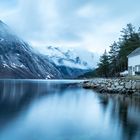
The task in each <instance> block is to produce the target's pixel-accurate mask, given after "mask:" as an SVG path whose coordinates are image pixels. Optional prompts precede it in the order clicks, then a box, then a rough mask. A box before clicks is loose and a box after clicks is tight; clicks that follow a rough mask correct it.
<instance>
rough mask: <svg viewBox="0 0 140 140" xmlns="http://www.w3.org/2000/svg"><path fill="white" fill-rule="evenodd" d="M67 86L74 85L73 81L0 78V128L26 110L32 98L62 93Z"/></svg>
mask: <svg viewBox="0 0 140 140" xmlns="http://www.w3.org/2000/svg"><path fill="white" fill-rule="evenodd" d="M74 85H75V84H74ZM69 86H72V87H70V88H74V87H75V86H73V83H71V84H70V83H67V82H63V83H61V82H60V81H59V82H57V81H56V82H54V81H53V82H51V81H50V82H49V81H48V82H46V81H40V80H39V81H32V80H23V81H22V80H0V89H1V90H0V128H1V127H3V126H5V125H6V124H7V123H8V121H11V120H12V119H14V118H15V117H17V115H18V114H20V112H21V111H24V110H26V109H27V108H28V106H29V104H30V103H31V102H32V101H33V100H34V99H36V98H39V97H41V96H44V95H45V96H46V95H48V94H55V93H58V92H59V93H61V94H63V92H64V91H65V90H66V89H67V88H69Z"/></svg>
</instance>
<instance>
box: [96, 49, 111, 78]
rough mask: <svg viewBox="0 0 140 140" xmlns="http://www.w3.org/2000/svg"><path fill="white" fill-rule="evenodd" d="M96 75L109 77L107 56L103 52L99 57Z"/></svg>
mask: <svg viewBox="0 0 140 140" xmlns="http://www.w3.org/2000/svg"><path fill="white" fill-rule="evenodd" d="M97 71H98V74H99V75H101V76H102V77H108V76H109V56H108V54H107V52H106V50H105V52H104V54H103V55H102V56H101V57H100V62H99V64H98V69H97Z"/></svg>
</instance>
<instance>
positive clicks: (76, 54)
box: [39, 46, 95, 70]
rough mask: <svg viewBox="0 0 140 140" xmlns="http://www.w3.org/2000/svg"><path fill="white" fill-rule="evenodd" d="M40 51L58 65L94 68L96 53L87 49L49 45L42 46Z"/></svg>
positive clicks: (84, 68)
mask: <svg viewBox="0 0 140 140" xmlns="http://www.w3.org/2000/svg"><path fill="white" fill-rule="evenodd" d="M39 51H40V52H41V53H43V54H45V55H47V56H48V57H49V59H50V61H53V62H54V63H55V64H56V65H57V66H66V67H70V68H76V69H83V70H87V69H93V68H94V66H95V63H94V54H93V53H91V52H88V51H87V50H82V49H74V48H66V47H65V48H64V47H61V48H60V47H52V46H48V47H45V48H43V47H42V49H39Z"/></svg>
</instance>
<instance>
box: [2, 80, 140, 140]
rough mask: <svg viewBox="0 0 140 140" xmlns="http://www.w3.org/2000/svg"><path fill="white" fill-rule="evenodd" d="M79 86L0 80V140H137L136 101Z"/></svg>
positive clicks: (139, 105) (139, 104)
mask: <svg viewBox="0 0 140 140" xmlns="http://www.w3.org/2000/svg"><path fill="white" fill-rule="evenodd" d="M79 82H80V81H68V80H65V81H63V80H60V81H59V80H53V81H51V80H50V81H45V80H44V81H42V80H38V81H34V80H0V140H46V139H48V140H93V139H95V140H109V139H110V140H139V139H140V121H139V120H140V117H139V116H140V97H134V96H133V97H131V96H122V95H102V94H97V93H96V92H95V91H92V90H85V89H82V88H81V87H79V86H78V85H76V84H75V83H79Z"/></svg>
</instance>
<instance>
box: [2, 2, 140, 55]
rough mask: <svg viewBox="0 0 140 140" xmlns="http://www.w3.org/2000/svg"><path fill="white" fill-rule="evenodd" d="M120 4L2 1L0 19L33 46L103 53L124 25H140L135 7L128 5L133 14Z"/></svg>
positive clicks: (129, 3)
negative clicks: (76, 48)
mask: <svg viewBox="0 0 140 140" xmlns="http://www.w3.org/2000/svg"><path fill="white" fill-rule="evenodd" d="M125 1H126V0H125ZM136 1H138V0H136ZM123 3H124V2H123ZM123 3H121V1H117V2H115V4H114V3H113V2H111V1H107V0H106V1H104V2H102V3H101V2H100V1H98V0H95V1H93V0H86V1H85V0H78V1H76V0H10V2H9V1H8V0H5V1H4V0H2V1H0V5H1V6H0V17H1V20H3V21H4V22H6V23H7V24H8V25H9V26H11V28H13V30H14V31H15V32H16V33H18V34H19V35H20V36H21V37H23V39H25V40H27V41H28V42H29V43H31V44H33V45H34V46H39V45H40V46H43V45H44V46H46V45H56V46H63V47H64V46H68V47H81V48H83V49H88V50H90V51H93V52H98V53H102V52H103V51H104V50H105V49H106V48H107V49H108V46H109V45H110V44H111V43H112V42H113V41H114V40H116V39H117V38H118V37H119V35H120V32H119V31H120V30H121V29H122V28H123V27H124V26H125V25H126V24H127V23H129V22H132V23H134V24H136V26H137V25H138V23H139V14H138V13H139V12H140V10H139V9H135V7H134V6H135V5H136V3H132V2H131V1H130V0H129V1H128V3H127V5H128V6H127V7H128V9H129V7H130V6H131V8H132V11H130V10H127V9H125V8H124V7H123V6H122V5H120V4H123ZM121 7H123V8H121ZM133 7H134V8H133ZM120 8H121V9H120ZM117 11H118V12H117ZM120 11H121V12H120ZM126 11H127V12H126ZM133 13H136V14H133ZM130 15H131V16H130Z"/></svg>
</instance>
